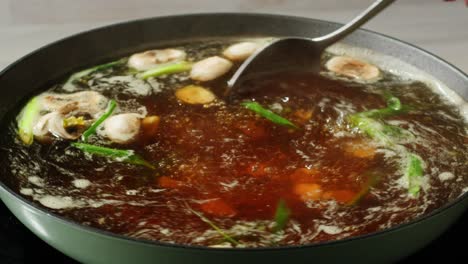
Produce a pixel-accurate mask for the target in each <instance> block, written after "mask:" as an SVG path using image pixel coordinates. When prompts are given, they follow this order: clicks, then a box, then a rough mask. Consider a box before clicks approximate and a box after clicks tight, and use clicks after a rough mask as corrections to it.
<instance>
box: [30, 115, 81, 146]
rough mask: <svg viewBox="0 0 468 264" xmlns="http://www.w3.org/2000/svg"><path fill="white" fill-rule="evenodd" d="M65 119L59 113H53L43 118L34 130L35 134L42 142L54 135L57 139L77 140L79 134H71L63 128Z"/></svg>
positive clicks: (38, 121)
mask: <svg viewBox="0 0 468 264" xmlns="http://www.w3.org/2000/svg"><path fill="white" fill-rule="evenodd" d="M63 120H64V117H63V116H62V115H61V114H60V113H59V112H51V113H48V114H46V115H43V116H41V117H40V118H39V119H38V120H37V122H36V124H35V125H34V128H33V134H34V136H35V137H37V138H38V139H40V140H44V141H45V140H46V139H47V137H48V136H49V135H50V134H52V135H54V136H56V137H59V138H63V139H69V140H75V139H77V138H79V137H80V135H79V134H78V133H69V132H68V131H67V130H66V129H65V127H64V126H63V123H64V122H63Z"/></svg>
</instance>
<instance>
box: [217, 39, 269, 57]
mask: <svg viewBox="0 0 468 264" xmlns="http://www.w3.org/2000/svg"><path fill="white" fill-rule="evenodd" d="M258 48H260V44H258V43H255V42H241V43H237V44H233V45H231V46H229V47H228V48H227V49H226V50H224V52H223V55H224V57H226V58H228V59H230V60H232V61H243V60H245V59H247V58H248V57H250V55H252V54H253V53H254V52H255V51H257V49H258Z"/></svg>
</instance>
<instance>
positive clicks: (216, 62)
mask: <svg viewBox="0 0 468 264" xmlns="http://www.w3.org/2000/svg"><path fill="white" fill-rule="evenodd" d="M231 67H232V62H230V61H228V60H226V59H224V58H221V57H219V56H213V57H209V58H206V59H203V60H201V61H199V62H197V63H195V64H194V65H193V66H192V71H191V72H190V78H192V79H193V80H197V81H202V82H206V81H211V80H214V79H216V78H218V77H220V76H222V75H224V74H225V73H227V72H228V71H229V70H230V69H231Z"/></svg>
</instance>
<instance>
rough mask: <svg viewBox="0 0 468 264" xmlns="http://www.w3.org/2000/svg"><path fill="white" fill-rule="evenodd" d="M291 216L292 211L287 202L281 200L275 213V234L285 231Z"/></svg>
mask: <svg viewBox="0 0 468 264" xmlns="http://www.w3.org/2000/svg"><path fill="white" fill-rule="evenodd" d="M290 215H291V210H290V209H289V208H288V206H287V205H286V202H285V201H284V200H283V199H280V200H279V202H278V206H277V207H276V211H275V227H274V228H273V231H274V232H275V233H276V232H279V231H281V230H283V229H284V227H285V226H286V224H287V223H288V220H289V216H290Z"/></svg>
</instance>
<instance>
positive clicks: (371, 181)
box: [347, 172, 380, 205]
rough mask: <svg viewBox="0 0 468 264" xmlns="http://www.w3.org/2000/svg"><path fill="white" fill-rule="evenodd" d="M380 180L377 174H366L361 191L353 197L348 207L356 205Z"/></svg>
mask: <svg viewBox="0 0 468 264" xmlns="http://www.w3.org/2000/svg"><path fill="white" fill-rule="evenodd" d="M379 180H380V175H379V174H378V173H375V172H372V173H368V174H367V181H366V183H365V184H364V186H363V187H362V188H361V190H360V191H359V192H358V193H357V194H356V196H354V197H353V198H352V199H351V201H349V202H348V203H347V204H348V205H356V204H358V203H359V202H360V201H361V200H362V199H363V198H364V197H366V195H367V194H368V193H369V191H370V189H371V188H372V187H374V186H375V185H376V184H377V183H378V182H379Z"/></svg>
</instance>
